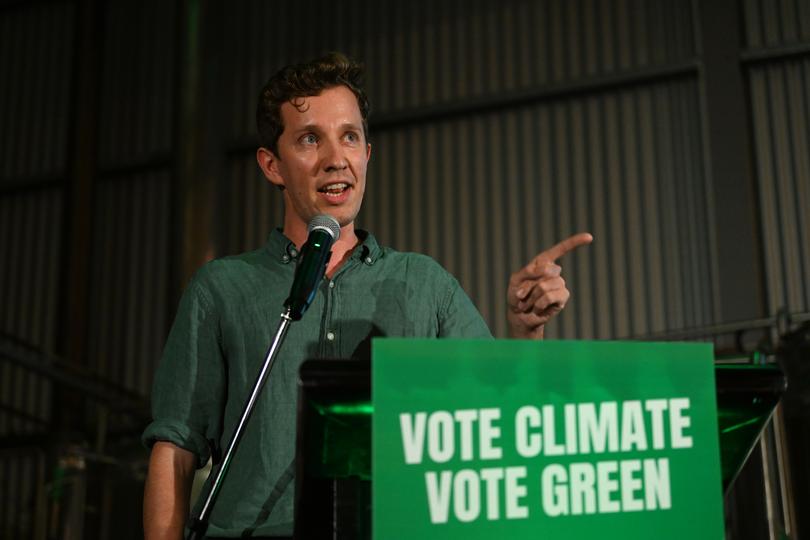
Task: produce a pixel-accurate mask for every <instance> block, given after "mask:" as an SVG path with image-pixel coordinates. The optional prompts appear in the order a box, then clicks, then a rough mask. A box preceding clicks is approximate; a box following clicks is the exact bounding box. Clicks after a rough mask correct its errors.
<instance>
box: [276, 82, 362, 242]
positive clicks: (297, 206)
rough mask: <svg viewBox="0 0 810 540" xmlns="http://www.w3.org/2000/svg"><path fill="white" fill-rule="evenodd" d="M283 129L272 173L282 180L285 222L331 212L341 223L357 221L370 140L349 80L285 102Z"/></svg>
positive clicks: (295, 222) (304, 220)
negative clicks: (349, 87) (319, 91)
mask: <svg viewBox="0 0 810 540" xmlns="http://www.w3.org/2000/svg"><path fill="white" fill-rule="evenodd" d="M281 119H282V121H283V122H284V132H283V133H282V134H281V136H280V137H279V139H278V156H275V157H276V159H274V160H272V163H271V164H270V165H269V167H268V171H267V176H268V179H269V180H270V181H271V182H273V183H274V184H277V185H283V186H284V187H285V190H284V203H285V212H286V215H285V227H287V226H288V225H293V226H296V227H297V226H300V225H302V224H303V226H304V227H305V226H306V224H307V223H309V221H310V220H311V219H312V218H313V217H314V216H316V215H318V214H329V215H330V216H332V217H334V218H335V219H337V221H338V223H340V226H341V227H344V226H346V225H348V224H350V223H352V222H353V221H354V218H355V217H356V216H357V213H358V212H359V211H360V204H361V203H362V201H363V192H364V191H365V187H366V166H367V165H368V160H369V157H370V156H371V145H369V144H367V142H366V138H365V135H364V133H363V118H362V116H361V114H360V108H359V107H358V105H357V98H356V97H355V96H354V94H353V93H352V91H351V90H349V89H348V88H347V87H345V86H336V87H333V88H328V89H326V90H324V91H323V92H321V94H319V95H317V96H312V97H306V98H300V99H297V100H295V106H294V105H293V104H291V103H285V104H283V105H282V106H281Z"/></svg>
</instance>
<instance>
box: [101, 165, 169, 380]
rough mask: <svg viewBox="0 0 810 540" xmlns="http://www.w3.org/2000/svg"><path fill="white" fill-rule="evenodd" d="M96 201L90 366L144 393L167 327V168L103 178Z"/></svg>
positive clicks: (109, 377) (111, 378) (102, 374)
mask: <svg viewBox="0 0 810 540" xmlns="http://www.w3.org/2000/svg"><path fill="white" fill-rule="evenodd" d="M96 199H97V200H96V210H95V212H96V213H95V223H96V227H95V228H94V235H93V243H92V253H93V255H92V276H91V279H92V283H93V287H92V289H91V293H90V306H91V309H90V313H91V315H90V319H91V320H90V324H89V328H90V335H89V336H88V350H89V354H90V365H91V367H92V369H93V370H95V371H96V372H97V373H98V374H99V375H100V376H102V377H104V378H106V379H107V380H109V381H111V382H113V383H115V384H117V385H120V386H121V387H124V388H126V389H129V390H131V391H133V392H136V393H138V394H141V395H147V394H148V393H149V389H150V385H151V377H152V373H153V372H154V368H155V367H156V366H157V363H158V360H159V358H160V353H161V350H162V347H163V341H164V340H165V337H166V336H165V333H166V329H167V328H168V325H167V321H166V314H167V313H168V311H169V308H168V306H167V305H166V302H167V295H166V293H165V292H166V291H167V290H168V269H167V265H166V261H167V260H169V256H170V252H169V246H170V243H169V231H170V229H169V211H170V208H169V173H168V172H158V173H149V174H142V175H138V176H134V177H126V178H121V179H116V180H108V181H104V182H102V183H100V184H99V186H98V192H97V198H96Z"/></svg>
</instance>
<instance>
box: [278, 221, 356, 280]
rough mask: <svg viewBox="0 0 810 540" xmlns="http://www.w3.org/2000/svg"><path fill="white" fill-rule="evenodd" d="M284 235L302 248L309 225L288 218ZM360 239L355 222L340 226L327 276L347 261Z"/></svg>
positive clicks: (327, 268) (327, 266)
mask: <svg viewBox="0 0 810 540" xmlns="http://www.w3.org/2000/svg"><path fill="white" fill-rule="evenodd" d="M284 235H285V236H286V237H287V238H289V239H290V240H292V242H293V243H294V244H295V245H296V247H297V248H298V249H299V250H300V249H301V248H302V247H303V246H304V244H305V243H306V241H307V236H308V235H307V225H306V224H302V223H299V222H297V221H296V222H295V223H289V222H288V221H287V220H285V222H284ZM359 243H360V240H359V239H358V238H357V234H355V231H354V222H351V223H349V224H348V225H346V226H344V227H341V228H340V238H339V239H338V241H337V242H335V243H334V244H333V245H332V256H331V257H330V258H329V263H328V264H327V265H326V275H327V277H332V275H334V273H335V272H337V270H338V268H340V267H341V266H342V265H343V263H344V262H346V261H347V260H348V259H349V257H350V256H351V254H352V251H353V250H354V248H355V247H357V244H359Z"/></svg>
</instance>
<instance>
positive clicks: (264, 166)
mask: <svg viewBox="0 0 810 540" xmlns="http://www.w3.org/2000/svg"><path fill="white" fill-rule="evenodd" d="M278 162H279V159H278V157H276V155H275V154H274V153H273V152H272V151H271V150H268V149H267V148H265V147H263V146H262V147H260V148H259V149H258V150H256V163H258V164H259V168H260V169H261V170H262V173H263V174H264V177H265V178H266V179H267V181H268V182H270V183H271V184H275V185H276V186H278V187H280V188H282V189H283V188H284V177H283V176H281V173H280V172H279V170H278Z"/></svg>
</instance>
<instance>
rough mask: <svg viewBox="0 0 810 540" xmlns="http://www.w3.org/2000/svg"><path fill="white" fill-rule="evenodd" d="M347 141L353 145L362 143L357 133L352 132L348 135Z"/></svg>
mask: <svg viewBox="0 0 810 540" xmlns="http://www.w3.org/2000/svg"><path fill="white" fill-rule="evenodd" d="M346 140H347V141H349V142H351V143H356V142H360V136H359V135H358V134H357V133H355V132H353V131H350V132H348V133H347V134H346Z"/></svg>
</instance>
